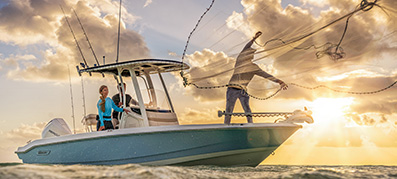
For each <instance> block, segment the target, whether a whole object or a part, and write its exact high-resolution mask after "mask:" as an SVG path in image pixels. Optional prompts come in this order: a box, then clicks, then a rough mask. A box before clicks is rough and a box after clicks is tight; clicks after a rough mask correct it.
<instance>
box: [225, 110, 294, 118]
mask: <svg viewBox="0 0 397 179" xmlns="http://www.w3.org/2000/svg"><path fill="white" fill-rule="evenodd" d="M292 114H293V113H292V112H259V113H227V112H225V111H218V117H222V116H223V115H225V116H239V117H243V116H252V117H277V116H283V117H287V116H290V115H292Z"/></svg>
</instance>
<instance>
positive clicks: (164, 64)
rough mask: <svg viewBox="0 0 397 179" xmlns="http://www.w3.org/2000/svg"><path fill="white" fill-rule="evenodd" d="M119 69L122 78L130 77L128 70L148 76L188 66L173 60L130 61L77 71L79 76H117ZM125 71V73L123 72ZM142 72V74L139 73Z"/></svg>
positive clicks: (187, 67) (184, 68)
mask: <svg viewBox="0 0 397 179" xmlns="http://www.w3.org/2000/svg"><path fill="white" fill-rule="evenodd" d="M119 68H121V69H122V70H123V71H122V74H121V75H122V76H130V73H129V71H128V69H130V68H131V69H133V70H134V71H137V72H139V74H138V75H140V74H142V73H143V72H147V73H149V74H154V73H158V72H160V73H164V72H172V71H179V70H182V68H183V70H186V69H189V66H188V65H187V64H186V63H182V62H178V61H174V60H163V59H139V60H131V61H125V62H119V63H112V64H106V65H101V66H95V67H89V68H85V69H79V70H78V72H79V74H81V73H84V72H86V73H111V74H115V75H118V70H117V69H119ZM125 70H127V71H125ZM141 72H142V73H141Z"/></svg>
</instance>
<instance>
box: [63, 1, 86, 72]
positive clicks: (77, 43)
mask: <svg viewBox="0 0 397 179" xmlns="http://www.w3.org/2000/svg"><path fill="white" fill-rule="evenodd" d="M59 6H60V7H61V9H62V12H63V16H64V17H65V20H66V23H68V26H69V29H70V32H72V35H73V38H74V41H75V42H76V45H77V48H78V49H79V51H80V55H81V57H82V58H83V61H84V64H85V66H86V67H87V68H88V65H87V61H86V60H85V58H84V55H83V52H82V51H81V48H80V45H79V42H78V41H77V39H76V36H75V35H74V32H73V29H72V26H70V23H69V20H68V18H67V17H66V14H65V11H63V8H62V6H61V5H59ZM90 75H91V74H90Z"/></svg>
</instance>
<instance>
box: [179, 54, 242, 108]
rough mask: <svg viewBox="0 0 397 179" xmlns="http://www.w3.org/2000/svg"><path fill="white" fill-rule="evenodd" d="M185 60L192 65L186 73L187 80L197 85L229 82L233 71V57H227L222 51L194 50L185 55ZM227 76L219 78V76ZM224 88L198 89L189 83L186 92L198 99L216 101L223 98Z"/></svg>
mask: <svg viewBox="0 0 397 179" xmlns="http://www.w3.org/2000/svg"><path fill="white" fill-rule="evenodd" d="M186 59H187V62H188V63H189V64H190V65H191V66H192V68H191V69H190V70H189V73H188V74H187V77H189V80H190V81H189V82H193V83H195V84H196V85H198V86H201V87H206V86H217V85H225V84H228V83H229V79H230V76H231V74H232V72H233V65H234V61H235V60H234V58H232V57H228V56H227V55H226V54H225V53H223V52H214V51H212V50H209V49H204V50H202V51H201V52H198V51H196V52H195V53H194V54H191V55H187V56H186ZM225 69H226V70H225ZM220 75H221V76H223V77H224V76H227V77H229V78H227V77H226V78H219V76H220ZM225 89H226V88H215V89H210V90H208V89H198V88H195V87H194V86H193V85H191V86H190V87H189V88H186V93H187V94H189V95H192V96H194V97H195V99H196V100H200V101H217V100H224V97H225Z"/></svg>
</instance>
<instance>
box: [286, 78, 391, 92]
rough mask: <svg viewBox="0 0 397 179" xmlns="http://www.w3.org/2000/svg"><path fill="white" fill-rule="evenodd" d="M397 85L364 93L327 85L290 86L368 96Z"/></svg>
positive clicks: (294, 84)
mask: <svg viewBox="0 0 397 179" xmlns="http://www.w3.org/2000/svg"><path fill="white" fill-rule="evenodd" d="M396 83H397V80H396V81H395V82H394V83H392V84H390V85H389V86H387V87H385V88H382V89H379V90H375V91H364V92H357V91H343V90H337V89H333V88H330V87H328V86H325V85H318V86H315V87H307V86H303V85H299V84H296V83H290V84H289V85H293V86H297V87H300V88H304V89H308V90H315V89H318V88H326V89H329V90H331V91H334V92H337V93H346V94H354V95H367V94H375V93H380V92H382V91H385V90H387V89H390V88H391V87H393V86H394V85H395V84H396Z"/></svg>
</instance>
